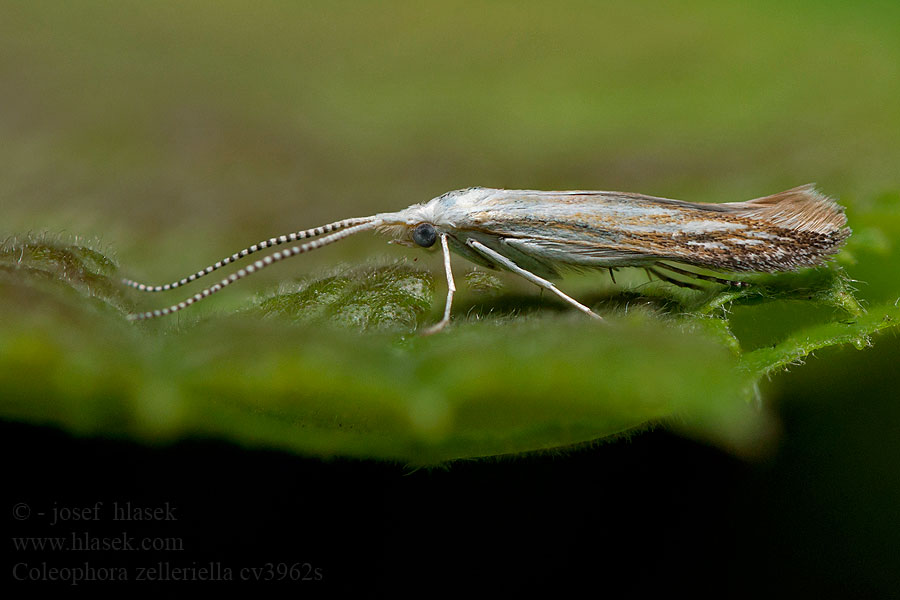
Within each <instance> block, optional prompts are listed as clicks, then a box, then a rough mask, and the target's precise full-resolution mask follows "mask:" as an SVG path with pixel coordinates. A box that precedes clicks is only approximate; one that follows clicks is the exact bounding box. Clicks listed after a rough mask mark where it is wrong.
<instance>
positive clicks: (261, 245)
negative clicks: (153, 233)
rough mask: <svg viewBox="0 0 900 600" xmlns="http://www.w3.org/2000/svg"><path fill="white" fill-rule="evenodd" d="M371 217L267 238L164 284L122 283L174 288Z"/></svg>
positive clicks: (146, 288) (158, 289)
mask: <svg viewBox="0 0 900 600" xmlns="http://www.w3.org/2000/svg"><path fill="white" fill-rule="evenodd" d="M370 219H371V217H359V218H353V219H344V220H342V221H335V222H334V223H329V224H327V225H322V226H320V227H314V228H313V229H306V230H304V231H296V232H294V233H289V234H286V235H281V236H278V237H273V238H269V239H267V240H263V241H261V242H258V243H256V244H253V245H252V246H250V247H248V248H244V249H243V250H241V251H239V252H235V253H234V254H232V255H231V256H227V257H225V258H223V259H222V260H220V261H219V262H217V263H215V264H212V265H210V266H208V267H206V268H205V269H203V270H201V271H197V272H196V273H193V274H191V275H188V276H187V277H183V278H181V279H179V280H178V281H173V282H172V283H167V284H165V285H147V284H144V283H140V282H137V281H134V280H131V279H123V280H122V283H124V284H125V285H127V286H129V287H133V288H134V289H136V290H140V291H142V292H165V291H168V290H172V289H175V288H177V287H181V286H183V285H187V284H189V283H191V282H192V281H196V280H197V279H200V278H201V277H203V276H204V275H209V274H210V273H212V272H213V271H215V270H217V269H221V268H222V267H224V266H225V265H229V264H231V263H233V262H237V261H239V260H240V259H242V258H244V257H245V256H249V255H251V254H253V253H254V252H258V251H260V250H264V249H266V248H271V247H273V246H279V245H281V244H286V243H288V242H296V241H297V240H303V239H307V238H311V237H317V236H320V235H324V234H326V233H331V232H332V231H337V230H339V229H345V228H347V227H353V226H356V225H360V224H362V223H367V222H369V220H370Z"/></svg>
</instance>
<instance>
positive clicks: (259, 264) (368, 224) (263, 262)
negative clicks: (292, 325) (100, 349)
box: [128, 217, 382, 321]
mask: <svg viewBox="0 0 900 600" xmlns="http://www.w3.org/2000/svg"><path fill="white" fill-rule="evenodd" d="M355 220H357V221H362V222H361V223H360V224H358V225H354V226H351V227H349V228H347V229H343V230H341V231H338V232H337V233H332V234H331V235H327V236H325V237H323V238H319V239H317V240H313V241H311V242H307V243H306V244H303V245H302V246H294V247H293V248H288V249H286V250H281V251H280V252H275V253H273V254H270V255H269V256H266V257H265V258H261V259H260V260H257V261H256V262H254V263H252V264H250V265H247V266H246V267H244V268H243V269H240V270H238V271H236V272H234V273H232V274H231V275H229V276H228V277H226V278H225V279H223V280H222V281H220V282H219V283H217V284H215V285H211V286H209V287H208V288H206V289H205V290H203V291H202V292H198V293H196V294H194V295H193V296H191V297H190V298H186V299H184V300H182V301H181V302H179V303H178V304H173V305H172V306H169V307H167V308H161V309H158V310H151V311H148V312H143V313H134V314H130V315H128V320H129V321H143V320H144V319H152V318H155V317H162V316H164V315H168V314H171V313H173V312H178V311H179V310H184V309H185V308H187V307H188V306H190V305H191V304H194V303H196V302H200V301H201V300H203V299H204V298H206V297H208V296H211V295H213V294H215V293H216V292H218V291H219V290H221V289H222V288H224V287H225V286H227V285H231V284H232V283H234V282H235V281H237V280H238V279H243V278H244V277H247V276H248V275H252V274H253V273H256V272H257V271H261V270H262V269H265V268H266V267H268V266H269V265H272V264H274V263H277V262H279V261H282V260H284V259H286V258H290V257H292V256H297V255H298V254H304V253H306V252H312V251H313V250H318V249H319V248H321V247H322V246H327V245H328V244H332V243H334V242H338V241H340V240H342V239H344V238H346V237H349V236H351V235H353V234H355V233H359V232H361V231H368V230H370V229H375V228H376V227H378V226H380V225H381V224H382V221H381V219H377V218H375V217H367V218H362V219H355Z"/></svg>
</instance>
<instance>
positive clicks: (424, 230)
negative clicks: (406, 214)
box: [412, 223, 437, 248]
mask: <svg viewBox="0 0 900 600" xmlns="http://www.w3.org/2000/svg"><path fill="white" fill-rule="evenodd" d="M412 239H413V241H414V242H415V243H417V244H418V245H420V246H422V247H423V248H431V247H432V246H434V242H435V241H437V231H435V230H434V225H432V224H431V223H419V224H418V225H416V228H415V229H413V232H412Z"/></svg>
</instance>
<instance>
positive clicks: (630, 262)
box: [503, 238, 662, 268]
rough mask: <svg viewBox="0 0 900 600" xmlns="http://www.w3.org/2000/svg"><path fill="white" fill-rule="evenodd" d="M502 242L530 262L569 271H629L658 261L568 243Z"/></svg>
mask: <svg viewBox="0 0 900 600" xmlns="http://www.w3.org/2000/svg"><path fill="white" fill-rule="evenodd" d="M503 242H504V245H506V246H508V247H511V248H514V249H515V250H517V251H518V252H519V253H521V254H525V255H528V256H530V257H532V258H533V259H538V260H542V261H552V262H554V263H559V264H564V265H567V266H570V267H597V268H603V267H633V266H640V265H643V264H645V263H647V264H651V263H653V262H655V261H657V260H659V259H660V258H662V257H661V256H659V255H656V254H649V253H646V252H639V251H633V250H621V249H613V248H608V247H602V246H597V245H596V244H593V243H590V242H578V241H575V240H568V239H555V240H549V239H540V238H504V240H503Z"/></svg>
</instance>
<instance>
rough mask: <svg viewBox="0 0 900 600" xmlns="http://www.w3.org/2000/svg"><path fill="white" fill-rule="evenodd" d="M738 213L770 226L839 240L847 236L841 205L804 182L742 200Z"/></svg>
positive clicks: (847, 230)
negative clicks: (820, 234)
mask: <svg viewBox="0 0 900 600" xmlns="http://www.w3.org/2000/svg"><path fill="white" fill-rule="evenodd" d="M741 204H742V205H743V206H742V207H741V208H742V210H741V211H740V212H741V214H742V216H745V217H748V218H751V219H759V220H762V221H767V222H769V223H771V224H773V225H777V226H779V227H784V228H787V229H793V230H795V231H809V232H813V233H824V234H828V235H832V236H834V237H836V238H840V239H841V240H843V239H845V238H846V237H847V236H848V235H850V230H849V229H842V228H843V227H844V226H845V225H846V224H847V217H846V216H845V215H844V207H843V206H841V205H840V204H838V203H837V202H835V201H834V200H833V199H831V198H829V197H828V196H826V195H825V194H823V193H821V192H820V191H819V190H817V189H816V186H815V184H813V183H808V184H806V185H801V186H799V187H795V188H793V189H790V190H786V191H784V192H780V193H778V194H773V195H771V196H765V197H764V198H756V199H754V200H750V201H748V202H742V203H741Z"/></svg>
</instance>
